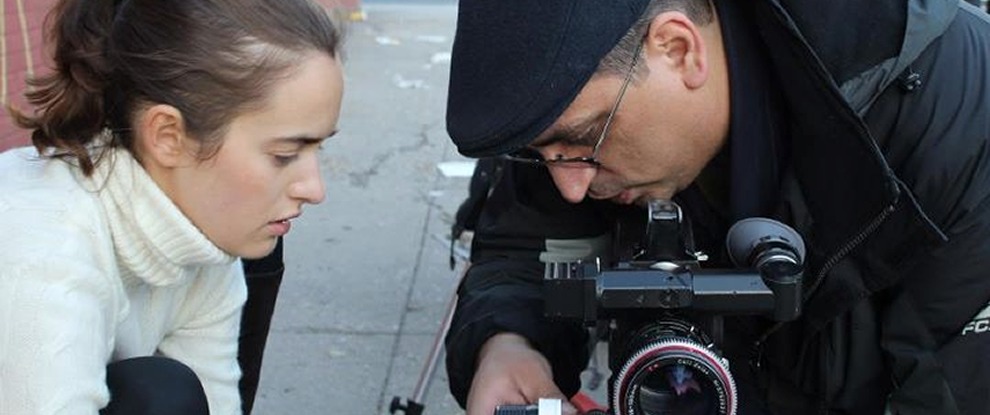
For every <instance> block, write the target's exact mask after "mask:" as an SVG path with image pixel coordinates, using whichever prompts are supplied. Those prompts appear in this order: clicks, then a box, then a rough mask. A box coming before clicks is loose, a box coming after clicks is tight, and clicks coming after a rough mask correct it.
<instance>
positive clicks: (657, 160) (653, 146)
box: [530, 68, 728, 204]
mask: <svg viewBox="0 0 990 415" xmlns="http://www.w3.org/2000/svg"><path fill="white" fill-rule="evenodd" d="M623 80H624V78H623V77H622V76H621V75H616V74H598V75H595V76H594V77H592V79H591V80H590V81H589V82H588V83H587V84H586V85H585V87H584V89H582V91H581V92H580V93H579V94H578V96H577V97H576V99H575V100H574V101H573V102H572V103H571V105H570V106H569V107H568V108H567V109H566V110H565V111H564V113H563V114H562V115H561V116H560V117H559V118H558V119H557V120H556V122H554V124H553V125H551V126H550V128H548V129H547V130H546V131H545V132H544V133H543V134H541V135H540V136H539V137H537V138H536V139H535V140H534V141H533V143H532V144H531V145H530V147H531V148H533V149H535V150H537V151H539V152H540V153H541V154H542V155H543V157H544V158H545V159H553V158H556V157H557V155H558V154H559V155H563V156H564V157H582V156H590V155H591V153H592V151H593V147H594V145H595V142H596V141H597V140H598V138H599V135H600V134H601V132H602V129H603V126H604V124H605V120H606V118H607V117H608V114H609V111H610V110H611V109H612V107H613V105H614V103H615V100H616V98H617V97H618V95H619V91H620V90H621V87H622V83H623ZM727 102H728V97H727V96H725V97H719V96H717V95H713V94H711V93H707V92H702V91H699V90H698V89H691V88H686V87H685V86H684V85H683V83H682V82H680V80H679V78H678V76H677V74H676V73H671V72H670V71H666V70H665V69H664V68H654V69H653V70H650V71H649V73H646V72H645V71H644V72H640V73H639V74H638V75H637V79H636V80H634V81H633V82H632V84H630V85H629V87H628V89H627V91H626V93H625V95H624V96H623V98H622V101H621V102H620V104H619V106H618V108H617V110H616V112H615V115H614V117H613V119H612V123H611V125H610V126H609V129H608V131H607V132H606V135H605V138H604V141H603V142H602V144H601V145H600V147H599V149H598V154H597V159H598V161H599V162H600V163H601V166H600V167H597V168H595V167H592V166H590V165H586V164H569V165H552V166H549V167H548V169H549V170H550V174H551V175H552V176H553V180H554V183H555V184H556V185H557V188H558V189H559V190H560V192H561V195H562V196H563V197H564V198H565V199H566V200H568V201H570V202H572V203H577V202H580V201H581V200H582V199H584V197H585V196H587V197H591V198H593V199H609V200H612V201H615V202H617V203H623V204H630V203H638V204H644V203H645V202H646V201H647V200H649V199H654V198H662V199H670V198H671V197H672V196H673V195H674V193H676V192H678V191H680V190H681V189H684V188H685V187H687V186H688V185H689V184H690V183H691V182H692V181H693V180H694V179H695V177H697V175H698V173H699V172H700V171H701V169H702V168H704V166H705V165H706V164H707V163H708V161H709V160H710V159H711V158H712V157H713V156H714V155H715V153H717V152H718V149H719V148H720V147H721V145H722V142H723V141H724V137H725V136H726V133H727V128H728V127H727V125H728V121H727V120H728V109H727V105H726V103H727Z"/></svg>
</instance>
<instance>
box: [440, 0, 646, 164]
mask: <svg viewBox="0 0 990 415" xmlns="http://www.w3.org/2000/svg"><path fill="white" fill-rule="evenodd" d="M648 3H649V0H461V1H460V3H459V5H458V12H457V29H456V32H455V35H454V46H453V51H452V58H451V66H450V85H449V89H448V92H447V133H448V134H450V137H451V139H452V140H453V141H454V144H456V145H457V150H458V151H459V152H460V153H461V154H463V155H465V156H468V157H486V156H493V155H499V154H504V153H507V152H510V151H514V150H517V149H519V148H522V147H524V146H526V145H527V144H529V142H530V141H532V140H533V139H534V138H536V136H537V135H539V134H540V133H541V132H543V130H545V129H546V128H547V127H549V126H550V125H551V124H553V122H554V120H556V119H557V117H559V116H560V114H561V113H563V112H564V109H566V108H567V106H568V105H570V103H571V101H572V100H574V97H575V96H577V94H578V92H579V91H580V90H581V88H582V87H583V86H584V84H585V83H586V82H588V79H590V78H591V75H593V74H594V73H595V70H596V69H597V68H598V63H599V62H600V61H601V60H602V59H603V58H604V57H605V55H607V54H608V52H609V51H611V50H612V48H614V47H615V45H616V44H617V43H618V42H619V39H621V38H622V36H623V35H625V34H626V32H628V31H629V29H631V28H632V26H633V24H634V23H635V22H636V21H637V20H638V19H639V18H640V15H641V14H642V13H643V11H644V9H645V7H646V5H647V4H648Z"/></svg>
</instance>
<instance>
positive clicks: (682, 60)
mask: <svg viewBox="0 0 990 415" xmlns="http://www.w3.org/2000/svg"><path fill="white" fill-rule="evenodd" d="M645 42H646V44H645V49H646V51H645V53H646V56H647V60H649V61H656V62H659V63H660V64H661V65H662V66H663V67H664V68H665V69H667V70H671V71H674V73H676V74H677V75H678V76H680V78H681V80H682V81H683V82H684V86H685V87H687V88H688V89H697V88H700V87H701V86H702V85H704V84H705V82H706V81H707V80H708V75H709V62H708V57H707V54H706V53H707V50H706V45H705V41H704V38H703V37H702V35H701V29H700V28H699V27H698V26H697V25H695V23H694V22H692V21H691V19H689V18H688V17H687V16H686V15H684V13H681V12H676V11H670V12H664V13H660V14H659V15H657V16H656V17H655V18H653V21H652V22H650V26H649V28H648V29H647V31H646V38H645Z"/></svg>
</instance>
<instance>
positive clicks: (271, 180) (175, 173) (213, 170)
mask: <svg viewBox="0 0 990 415" xmlns="http://www.w3.org/2000/svg"><path fill="white" fill-rule="evenodd" d="M342 90H343V77H342V70H341V66H340V62H339V61H337V60H334V59H332V58H330V57H329V56H326V55H323V54H313V55H311V56H310V57H309V58H307V59H305V60H304V61H303V62H302V63H301V65H300V67H299V68H298V69H297V72H295V73H293V74H292V75H291V76H288V77H286V78H285V79H283V80H280V81H279V82H278V83H277V84H276V85H275V86H274V89H273V91H272V95H270V96H269V97H268V99H267V101H266V104H267V105H266V106H265V107H264V108H262V109H261V110H258V111H253V112H249V113H246V114H243V115H241V116H239V117H236V118H235V119H234V120H233V122H232V123H231V124H230V126H229V129H228V131H227V133H226V134H225V136H224V137H223V145H222V146H221V147H220V150H219V151H218V152H217V154H215V155H214V156H213V157H212V158H210V159H208V160H205V161H201V160H196V159H190V160H189V161H188V162H187V163H185V166H184V167H182V168H178V169H175V170H172V171H170V172H169V173H168V174H169V176H170V177H167V178H164V179H165V180H164V182H166V183H168V185H167V186H166V187H165V188H166V192H167V193H168V195H169V197H170V198H171V199H172V201H173V202H175V204H176V205H177V206H178V207H179V208H180V209H181V210H182V212H183V213H184V214H185V215H186V216H187V217H189V219H190V220H191V221H192V222H193V224H195V225H196V226H197V227H198V228H199V229H200V231H202V232H203V233H204V234H205V235H206V237H207V238H209V239H210V240H211V241H212V242H213V243H214V244H216V245H217V246H218V247H220V248H221V249H223V250H224V251H226V252H227V253H230V254H232V255H235V256H241V257H246V258H257V257H262V256H264V255H267V254H268V253H269V252H271V250H272V249H273V248H274V247H275V243H276V241H277V238H278V237H279V236H282V235H284V234H285V233H287V232H288V231H289V227H290V225H289V223H290V220H291V219H293V218H295V217H296V216H298V215H299V214H300V213H301V212H302V205H303V204H306V203H319V202H321V201H322V200H323V198H324V185H323V179H322V177H321V174H320V168H319V167H320V166H319V164H320V161H319V158H320V155H319V146H320V143H321V142H322V140H323V139H324V138H326V137H328V136H329V135H332V134H333V133H334V131H335V129H336V124H337V117H338V114H339V112H340V103H341V96H342Z"/></svg>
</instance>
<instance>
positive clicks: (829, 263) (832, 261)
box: [753, 199, 897, 414]
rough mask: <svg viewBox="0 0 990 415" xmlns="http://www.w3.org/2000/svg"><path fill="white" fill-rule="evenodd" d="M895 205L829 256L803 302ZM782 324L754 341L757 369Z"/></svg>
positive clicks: (821, 404) (822, 407)
mask: <svg viewBox="0 0 990 415" xmlns="http://www.w3.org/2000/svg"><path fill="white" fill-rule="evenodd" d="M895 205H897V200H896V199H895V200H894V201H893V202H891V203H890V204H888V205H887V206H885V207H884V208H883V210H882V211H880V213H879V214H877V216H875V217H874V218H873V219H872V220H871V221H870V223H868V224H867V225H866V226H865V227H864V228H863V230H861V231H860V232H859V233H857V234H856V236H854V237H853V238H852V239H850V240H849V241H848V242H846V243H845V244H843V245H842V248H840V249H839V250H838V251H836V252H835V253H834V254H832V256H830V257H829V258H828V259H827V260H826V261H825V263H824V264H823V265H822V268H821V270H819V271H818V273H817V274H815V281H814V282H813V283H812V285H811V287H810V288H809V289H808V292H807V293H806V294H805V295H804V301H807V300H808V299H809V298H811V296H812V295H813V294H814V292H815V291H817V290H818V287H819V286H821V283H822V281H824V280H825V276H826V275H827V274H828V272H829V271H830V270H831V269H832V267H834V266H835V265H836V264H838V263H839V261H841V260H842V259H843V258H845V257H846V256H847V255H849V253H850V252H852V250H853V249H856V247H858V246H859V245H860V244H862V243H863V241H865V240H866V238H867V237H869V236H870V235H871V234H873V232H876V230H877V228H879V227H880V225H882V224H883V223H884V222H885V221H886V220H887V218H889V217H890V215H891V214H893V213H894V210H896V207H895ZM802 302H803V301H802ZM784 324H786V322H777V323H775V324H774V325H773V326H771V327H770V328H769V329H767V331H765V332H764V333H763V334H762V335H760V338H759V339H758V340H757V341H756V343H754V345H753V347H754V349H755V350H754V363H755V366H756V367H757V368H759V367H760V366H761V365H762V363H763V343H764V342H765V341H766V339H767V338H768V337H770V335H771V334H773V333H774V332H776V331H777V330H779V329H780V328H781V327H783V326H784ZM818 412H819V413H821V414H828V405H827V403H826V402H825V400H824V399H822V400H820V401H819V407H818Z"/></svg>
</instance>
